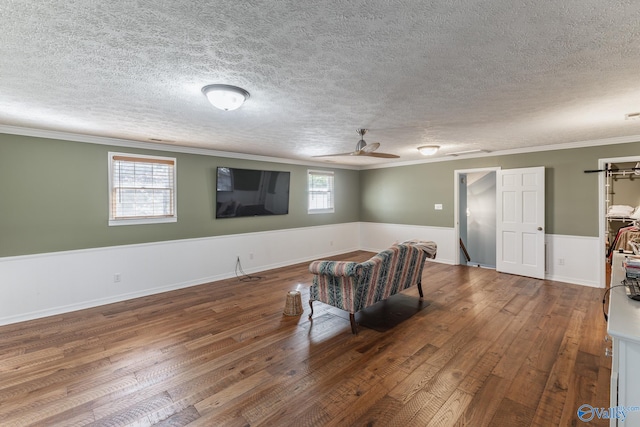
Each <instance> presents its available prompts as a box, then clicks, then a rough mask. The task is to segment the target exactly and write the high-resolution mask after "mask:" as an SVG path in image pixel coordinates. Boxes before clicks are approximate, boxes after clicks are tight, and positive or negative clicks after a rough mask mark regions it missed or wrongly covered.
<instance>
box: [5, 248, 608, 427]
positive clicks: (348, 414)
mask: <svg viewBox="0 0 640 427" xmlns="http://www.w3.org/2000/svg"><path fill="white" fill-rule="evenodd" d="M370 256H371V254H370V253H367V252H355V253H350V254H345V255H343V256H341V257H336V259H351V260H365V259H368V258H369V257H370ZM307 267H308V263H304V264H299V265H295V266H291V267H286V268H281V269H277V270H270V271H266V272H263V273H261V274H260V275H261V276H262V278H261V279H260V280H257V281H251V282H243V281H239V280H238V279H235V278H234V279H229V280H224V281H219V282H214V283H209V284H206V285H201V286H197V287H191V288H187V289H183V290H178V291H172V292H167V293H164V294H160V295H154V296H149V297H145V298H139V299H135V300H130V301H126V302H121V303H116V304H111V305H107V306H102V307H97V308H94V309H89V310H83V311H78V312H74V313H69V314H65V315H60V316H54V317H49V318H45V319H39V320H34V321H29V322H24V323H20V324H15V325H8V326H4V327H0V420H2V421H0V424H1V425H3V426H4V425H7V426H23V425H38V426H65V427H67V426H80V425H96V426H125V425H126V426H147V425H158V426H183V425H189V426H384V427H387V426H403V427H407V426H473V427H476V426H499V427H501V426H505V427H506V426H509V427H511V426H519V427H522V426H545V427H546V426H575V425H583V424H584V425H585V426H586V425H588V426H605V425H608V423H607V422H606V421H605V420H598V419H597V418H596V419H594V420H593V421H591V422H589V423H583V422H582V421H580V420H579V419H578V417H577V409H578V407H579V406H580V405H582V404H585V403H587V404H590V405H592V406H593V407H596V408H600V407H608V406H609V402H608V397H609V396H608V393H609V376H610V367H611V359H610V358H607V357H605V356H604V347H605V343H604V341H603V338H604V336H605V333H606V323H605V321H604V318H603V315H602V295H603V290H602V289H593V288H588V287H582V286H576V285H569V284H565V283H558V282H549V281H541V280H535V279H529V278H524V277H520V276H511V275H506V274H499V273H496V272H495V271H493V270H487V269H482V268H473V267H462V266H450V265H444V264H438V263H430V262H427V264H426V266H425V270H424V274H423V288H424V292H425V304H426V305H427V306H426V308H424V309H423V310H422V311H420V312H418V313H417V314H416V315H414V316H413V317H411V318H410V319H408V320H406V321H404V322H402V323H401V324H399V325H397V326H396V327H395V328H393V329H392V330H390V331H387V332H377V331H374V330H372V329H368V328H366V327H363V326H361V327H360V332H359V334H358V335H357V336H354V335H352V334H351V332H350V327H349V320H348V315H346V313H344V312H341V311H339V310H336V309H333V308H331V307H329V306H327V305H324V304H321V303H318V302H316V303H315V304H314V311H315V313H314V318H313V321H311V322H310V321H309V320H308V318H307V316H308V314H309V305H308V303H307V301H308V288H309V285H310V283H311V279H312V277H311V274H310V273H308V271H307ZM298 287H299V288H300V291H301V292H302V297H303V298H302V299H303V307H304V309H305V312H304V314H303V315H302V316H300V317H287V316H283V314H282V310H283V308H284V304H285V300H286V293H287V291H289V290H294V289H297V288H298ZM405 294H408V295H412V296H415V297H416V303H417V301H418V300H417V297H418V291H417V288H415V287H414V288H411V289H409V290H407V291H405Z"/></svg>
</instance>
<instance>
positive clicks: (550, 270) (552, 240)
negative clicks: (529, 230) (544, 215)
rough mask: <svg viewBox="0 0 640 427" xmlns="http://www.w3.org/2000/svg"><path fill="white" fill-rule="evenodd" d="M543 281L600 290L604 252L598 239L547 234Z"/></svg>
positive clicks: (602, 286) (602, 284) (601, 286)
mask: <svg viewBox="0 0 640 427" xmlns="http://www.w3.org/2000/svg"><path fill="white" fill-rule="evenodd" d="M545 241H546V245H547V269H546V273H545V279H547V280H555V281H558V282H566V283H574V284H576V285H584V286H592V287H596V288H604V286H605V283H601V282H602V280H601V278H602V277H604V274H602V270H603V269H604V268H605V264H604V263H605V261H604V255H603V254H604V251H605V248H603V247H601V246H600V239H599V238H598V237H583V236H565V235H560V234H547V235H546V237H545Z"/></svg>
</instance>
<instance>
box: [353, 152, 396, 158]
mask: <svg viewBox="0 0 640 427" xmlns="http://www.w3.org/2000/svg"><path fill="white" fill-rule="evenodd" d="M361 156H370V157H380V158H383V159H399V158H400V156H396V155H395V154H389V153H362V154H361Z"/></svg>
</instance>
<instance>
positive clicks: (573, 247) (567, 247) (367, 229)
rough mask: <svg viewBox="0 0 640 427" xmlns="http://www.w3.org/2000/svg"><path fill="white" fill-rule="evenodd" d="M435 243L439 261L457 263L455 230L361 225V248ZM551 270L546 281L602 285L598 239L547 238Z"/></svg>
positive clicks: (393, 225) (371, 248) (549, 267)
mask: <svg viewBox="0 0 640 427" xmlns="http://www.w3.org/2000/svg"><path fill="white" fill-rule="evenodd" d="M413 238H418V239H423V240H433V241H434V242H436V243H437V244H438V255H437V256H436V259H435V262H441V263H445V264H454V263H455V251H456V250H458V245H457V242H456V239H455V230H454V229H453V228H445V227H426V226H417V225H402V224H381V223H369V222H363V223H361V224H360V245H361V248H362V249H363V250H370V251H374V252H376V251H380V250H383V249H385V248H387V247H389V246H390V245H391V244H393V243H394V242H396V241H402V240H407V239H413ZM545 242H546V248H547V249H546V251H547V254H546V255H547V268H546V273H545V279H547V280H555V281H558V282H565V283H573V284H576V285H585V286H593V287H604V285H605V284H604V283H601V277H604V276H603V275H602V269H604V260H603V255H602V253H603V252H604V248H601V247H600V242H599V238H598V237H583V236H566V235H559V234H547V235H546V236H545Z"/></svg>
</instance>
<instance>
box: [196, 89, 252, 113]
mask: <svg viewBox="0 0 640 427" xmlns="http://www.w3.org/2000/svg"><path fill="white" fill-rule="evenodd" d="M202 93H203V94H204V95H205V96H206V97H207V99H208V100H209V102H210V103H211V105H213V106H214V107H216V108H219V109H220V110H224V111H232V110H237V109H238V108H240V107H241V106H242V104H244V102H245V101H246V100H247V99H249V92H247V91H246V90H244V89H242V88H240V87H237V86H231V85H222V84H213V85H207V86H205V87H203V88H202Z"/></svg>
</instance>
